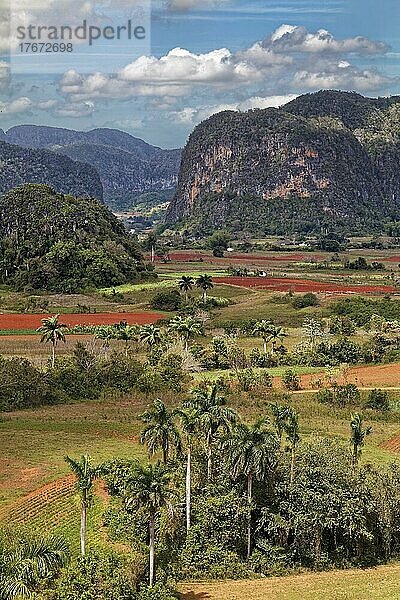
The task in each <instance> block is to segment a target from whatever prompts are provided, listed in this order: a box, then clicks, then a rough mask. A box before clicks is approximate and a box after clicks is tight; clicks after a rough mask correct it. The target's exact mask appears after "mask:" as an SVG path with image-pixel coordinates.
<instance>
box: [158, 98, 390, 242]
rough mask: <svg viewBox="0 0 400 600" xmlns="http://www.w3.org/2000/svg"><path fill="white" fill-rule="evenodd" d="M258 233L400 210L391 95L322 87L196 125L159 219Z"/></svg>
mask: <svg viewBox="0 0 400 600" xmlns="http://www.w3.org/2000/svg"><path fill="white" fill-rule="evenodd" d="M182 220H184V222H185V227H190V228H192V229H193V230H194V231H198V232H203V233H204V232H209V231H212V230H213V229H215V228H219V227H228V228H230V229H232V230H234V231H235V230H238V231H242V230H244V231H247V232H250V233H254V234H257V235H264V234H268V233H271V234H275V233H276V234H288V233H295V232H305V233H315V232H324V231H327V230H340V231H342V232H352V231H354V232H363V231H377V230H379V228H380V227H382V224H383V223H384V221H387V220H400V97H392V98H365V97H363V96H361V95H359V94H356V93H352V92H339V91H324V92H317V93H315V94H307V95H305V96H300V97H298V98H296V99H295V100H293V101H292V102H290V103H289V104H287V105H285V106H283V107H281V108H280V109H274V108H269V109H264V110H259V109H258V110H252V111H248V112H246V113H240V112H235V111H225V112H222V113H218V114H215V115H213V116H211V117H210V118H209V119H207V120H206V121H204V122H203V123H201V124H200V125H198V126H197V127H196V128H195V130H194V132H193V133H192V134H191V136H190V138H189V141H188V143H187V145H186V148H185V149H184V151H183V155H182V164H181V169H180V174H179V180H178V189H177V193H176V195H175V197H174V199H173V201H172V202H171V205H170V207H169V210H168V213H167V218H166V221H167V223H168V224H174V223H177V222H179V221H182Z"/></svg>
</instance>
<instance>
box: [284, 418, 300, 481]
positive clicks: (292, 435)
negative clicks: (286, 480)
mask: <svg viewBox="0 0 400 600" xmlns="http://www.w3.org/2000/svg"><path fill="white" fill-rule="evenodd" d="M284 430H285V434H286V439H287V441H288V442H289V444H290V455H291V459H290V484H291V485H292V484H293V481H294V467H295V461H296V448H297V444H298V443H299V441H300V435H299V417H298V414H297V413H296V412H295V411H294V410H293V408H292V407H290V406H288V407H287V409H286V420H285V423H284Z"/></svg>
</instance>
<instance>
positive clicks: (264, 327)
mask: <svg viewBox="0 0 400 600" xmlns="http://www.w3.org/2000/svg"><path fill="white" fill-rule="evenodd" d="M253 335H255V336H258V337H260V338H262V340H263V343H264V354H267V349H268V344H269V342H271V354H274V353H275V350H276V344H277V342H278V341H280V340H283V339H284V338H285V337H287V333H286V332H285V330H284V329H283V328H282V327H277V326H276V325H274V323H272V321H267V320H262V321H258V322H257V323H256V324H255V325H254V329H253Z"/></svg>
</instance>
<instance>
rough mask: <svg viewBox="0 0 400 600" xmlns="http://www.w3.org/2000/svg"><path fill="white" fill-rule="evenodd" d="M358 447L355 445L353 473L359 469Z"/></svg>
mask: <svg viewBox="0 0 400 600" xmlns="http://www.w3.org/2000/svg"><path fill="white" fill-rule="evenodd" d="M357 455H358V446H357V444H353V461H352V462H353V473H355V472H356V469H357V461H358V456H357Z"/></svg>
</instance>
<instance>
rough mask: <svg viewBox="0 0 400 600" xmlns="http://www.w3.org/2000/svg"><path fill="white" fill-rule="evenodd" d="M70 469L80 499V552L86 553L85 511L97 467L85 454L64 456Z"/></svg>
mask: <svg viewBox="0 0 400 600" xmlns="http://www.w3.org/2000/svg"><path fill="white" fill-rule="evenodd" d="M65 461H66V462H67V463H68V464H69V466H70V468H71V471H72V472H73V473H74V474H75V475H76V478H77V482H76V487H77V490H78V492H79V496H80V500H81V533H80V536H81V554H82V556H85V554H86V521H87V511H88V509H89V508H90V506H91V504H92V502H93V482H94V480H95V479H96V478H97V477H98V476H99V472H100V470H99V468H98V467H94V466H93V465H92V463H91V460H90V457H89V456H87V455H86V454H85V455H84V456H82V458H81V459H80V460H79V461H78V460H74V459H72V458H70V457H69V456H66V457H65Z"/></svg>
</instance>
